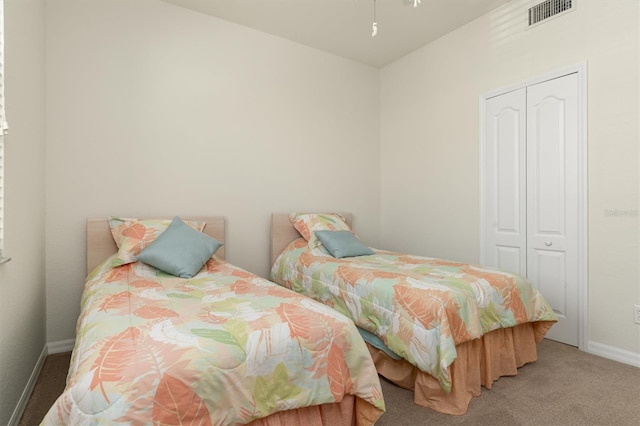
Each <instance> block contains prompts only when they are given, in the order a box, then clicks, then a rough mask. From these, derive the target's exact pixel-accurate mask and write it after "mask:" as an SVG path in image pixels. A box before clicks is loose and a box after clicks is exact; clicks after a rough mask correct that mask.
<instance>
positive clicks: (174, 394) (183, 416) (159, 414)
mask: <svg viewBox="0 0 640 426" xmlns="http://www.w3.org/2000/svg"><path fill="white" fill-rule="evenodd" d="M153 422H154V424H161V425H202V426H205V425H211V420H210V416H209V411H208V409H207V406H206V405H205V403H204V401H203V400H202V399H201V398H200V397H199V396H198V395H197V394H196V393H195V392H194V391H193V389H191V387H190V386H188V385H186V384H184V383H183V382H182V381H181V380H179V379H177V378H175V377H173V376H172V375H171V374H169V373H167V374H165V375H164V376H163V377H162V380H161V381H160V384H159V385H158V391H157V392H156V394H155V398H154V399H153Z"/></svg>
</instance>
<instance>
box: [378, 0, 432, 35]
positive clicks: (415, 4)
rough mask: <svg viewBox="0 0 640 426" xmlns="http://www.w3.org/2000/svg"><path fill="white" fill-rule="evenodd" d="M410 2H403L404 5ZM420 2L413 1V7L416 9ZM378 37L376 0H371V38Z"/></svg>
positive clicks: (417, 0) (419, 0) (408, 0)
mask: <svg viewBox="0 0 640 426" xmlns="http://www.w3.org/2000/svg"><path fill="white" fill-rule="evenodd" d="M410 1H411V0H403V2H404V3H405V4H406V3H408V2H410ZM421 2H422V0H413V7H414V8H415V7H418V5H419V4H421ZM377 35H378V22H377V21H376V0H373V23H372V24H371V37H375V36H377Z"/></svg>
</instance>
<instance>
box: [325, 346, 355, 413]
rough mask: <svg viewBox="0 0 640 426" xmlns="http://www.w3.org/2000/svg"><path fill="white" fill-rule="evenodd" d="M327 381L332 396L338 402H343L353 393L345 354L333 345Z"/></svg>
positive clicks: (328, 363) (328, 364)
mask: <svg viewBox="0 0 640 426" xmlns="http://www.w3.org/2000/svg"><path fill="white" fill-rule="evenodd" d="M327 379H328V380H329V388H330V389H331V394H332V395H333V397H334V398H335V399H336V401H337V402H340V401H342V397H343V395H344V394H346V393H349V392H350V391H351V386H352V382H351V375H350V373H349V368H348V367H347V364H346V362H345V359H344V352H343V351H342V349H341V348H340V347H339V346H337V345H331V349H330V350H329V359H328V361H327Z"/></svg>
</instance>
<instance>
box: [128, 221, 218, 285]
mask: <svg viewBox="0 0 640 426" xmlns="http://www.w3.org/2000/svg"><path fill="white" fill-rule="evenodd" d="M221 246H222V243H221V242H219V241H218V240H216V239H215V238H212V237H210V236H208V235H206V234H203V233H202V232H198V231H196V230H195V229H193V228H191V227H190V226H189V225H187V224H186V223H184V222H183V221H182V220H181V219H180V218H179V217H178V216H176V217H174V218H173V220H172V221H171V224H170V225H169V227H168V228H167V229H166V230H165V231H164V232H163V233H162V234H160V235H159V236H158V238H156V239H155V240H154V241H153V242H152V243H151V244H149V245H148V246H147V247H146V248H145V249H144V250H142V251H141V252H140V254H139V255H138V258H137V260H139V261H140V262H143V263H146V264H147V265H151V266H155V267H156V268H158V269H160V270H162V271H164V272H167V273H169V274H171V275H175V276H177V277H181V278H191V277H193V276H194V275H195V274H197V273H198V271H199V270H200V268H202V265H204V264H205V263H207V261H208V260H209V259H211V256H213V254H214V253H215V252H216V251H217V250H218V249H219V248H220V247H221Z"/></svg>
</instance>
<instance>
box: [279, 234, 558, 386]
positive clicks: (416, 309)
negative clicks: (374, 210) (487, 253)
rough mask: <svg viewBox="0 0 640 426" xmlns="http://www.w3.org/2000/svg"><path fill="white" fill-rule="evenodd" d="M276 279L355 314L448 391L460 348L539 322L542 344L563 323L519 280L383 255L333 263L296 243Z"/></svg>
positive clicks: (423, 259) (494, 272) (357, 321)
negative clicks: (499, 331) (488, 335)
mask: <svg viewBox="0 0 640 426" xmlns="http://www.w3.org/2000/svg"><path fill="white" fill-rule="evenodd" d="M271 279H272V280H273V281H275V282H277V283H278V284H281V285H282V286H284V287H287V288H290V289H292V290H294V291H296V292H298V293H302V294H304V295H306V296H309V297H311V298H313V299H315V300H318V301H320V302H322V303H324V304H326V305H328V306H330V307H332V308H334V309H336V310H337V311H339V312H341V313H343V314H345V315H347V316H349V317H350V318H351V319H353V321H354V322H355V324H356V325H357V326H358V327H361V328H362V329H364V330H366V331H369V332H371V333H373V334H375V335H377V336H378V337H380V338H381V339H382V341H383V342H384V344H385V345H387V347H388V348H390V349H391V350H392V351H393V352H395V353H396V354H398V355H400V356H401V357H402V358H404V359H406V360H407V361H409V362H410V363H411V364H413V365H414V366H416V367H418V368H419V369H420V370H421V371H424V372H427V373H429V374H431V375H432V376H433V377H435V378H436V379H437V380H438V381H439V382H440V384H441V386H442V387H443V389H445V390H446V391H449V390H450V389H451V378H450V376H449V369H448V367H449V366H450V365H451V363H452V362H453V361H454V360H455V359H456V355H457V354H456V344H459V343H462V342H466V341H469V340H473V339H477V338H479V337H481V336H482V335H483V334H485V333H487V332H489V331H492V330H495V329H498V328H507V327H513V326H515V325H518V324H523V323H526V322H539V323H537V324H536V325H538V326H539V327H538V328H537V335H538V336H539V339H542V337H543V336H544V334H545V333H546V332H547V331H548V329H549V328H550V327H551V326H552V324H553V322H555V321H557V318H556V315H555V313H554V312H553V310H552V309H551V307H550V306H549V305H548V303H547V302H546V301H545V299H544V298H543V296H542V294H541V293H540V292H539V291H538V290H537V289H536V288H535V287H533V286H532V285H531V284H530V283H529V281H527V280H526V279H525V278H523V277H521V276H519V275H515V274H511V273H508V272H505V271H500V270H497V269H490V268H486V267H481V266H478V265H470V264H466V263H458V262H450V261H446V260H442V259H435V258H426V257H419V256H412V255H407V254H402V253H394V252H388V251H382V250H376V254H375V255H370V256H360V257H351V258H343V259H335V258H333V257H332V256H330V255H328V254H323V253H322V252H321V251H319V250H318V249H317V248H316V249H310V248H309V247H308V245H307V242H306V241H305V240H304V239H298V240H296V241H294V242H292V243H291V244H290V245H289V246H288V247H287V249H285V250H284V251H283V253H282V254H281V255H280V256H279V257H278V259H277V260H276V262H275V264H274V265H273V268H272V270H271Z"/></svg>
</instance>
